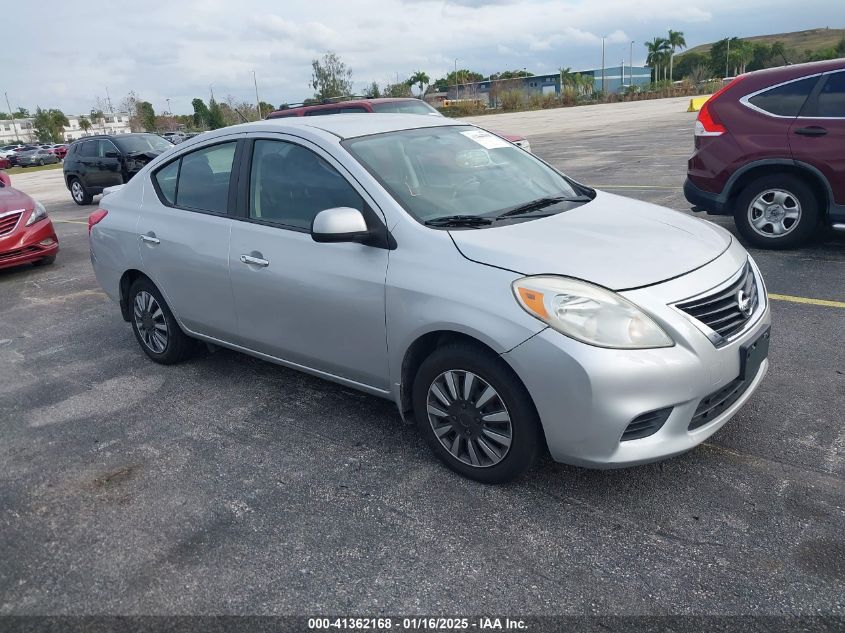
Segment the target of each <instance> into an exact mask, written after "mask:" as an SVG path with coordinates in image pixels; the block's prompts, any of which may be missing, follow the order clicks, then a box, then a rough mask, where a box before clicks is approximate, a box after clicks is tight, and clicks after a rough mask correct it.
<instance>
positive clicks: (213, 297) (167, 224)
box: [137, 134, 243, 340]
mask: <svg viewBox="0 0 845 633" xmlns="http://www.w3.org/2000/svg"><path fill="white" fill-rule="evenodd" d="M242 136H243V134H235V135H229V136H224V137H218V138H215V139H213V140H210V141H209V142H208V143H207V144H205V145H203V146H201V147H198V148H192V149H191V151H190V152H187V153H184V154H180V155H179V156H178V157H176V158H174V159H173V160H170V161H169V162H167V163H165V164H164V165H162V166H161V167H159V168H157V169H156V170H155V171H154V172H153V173H152V174H151V179H150V182H151V183H152V186H149V184H147V185H145V189H144V199H143V213H141V216H140V218H139V220H138V236H137V239H138V240H139V241H140V248H141V261H142V266H143V272H144V273H146V274H147V275H148V276H149V277H150V278H151V279H152V280H153V282H154V283H155V284H156V286H157V287H158V288H159V290H161V292H162V293H163V294H164V297H165V300H166V301H167V303H168V304H169V305H170V307H171V308H172V309H173V312H174V314H175V315H176V317H177V318H178V319H179V320H180V322H181V323H182V324H183V325H184V326H185V327H187V328H188V329H190V330H191V331H193V332H197V333H200V334H205V335H206V336H211V337H213V338H218V339H223V340H230V339H231V338H232V336H234V335H235V332H236V327H237V322H236V319H235V312H234V305H233V303H232V289H231V285H230V281H229V232H230V230H231V226H232V220H231V218H230V217H229V212H230V211H231V210H233V209H234V206H235V187H234V185H232V184H231V181H232V178H233V174H235V173H236V171H237V170H235V169H233V165H234V164H235V159H236V154H237V153H238V144H237V141H238V139H239V138H241V137H242Z"/></svg>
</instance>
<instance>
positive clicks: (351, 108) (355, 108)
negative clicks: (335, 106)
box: [341, 106, 368, 114]
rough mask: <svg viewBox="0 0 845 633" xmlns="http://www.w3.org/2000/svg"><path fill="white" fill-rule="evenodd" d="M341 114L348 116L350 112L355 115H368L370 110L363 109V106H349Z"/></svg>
mask: <svg viewBox="0 0 845 633" xmlns="http://www.w3.org/2000/svg"><path fill="white" fill-rule="evenodd" d="M341 112H342V113H343V114H348V113H350V112H351V113H353V114H354V113H356V112H363V113H365V114H366V113H367V112H368V110H367V109H366V108H363V107H361V106H348V107H345V108H343V109H342V110H341Z"/></svg>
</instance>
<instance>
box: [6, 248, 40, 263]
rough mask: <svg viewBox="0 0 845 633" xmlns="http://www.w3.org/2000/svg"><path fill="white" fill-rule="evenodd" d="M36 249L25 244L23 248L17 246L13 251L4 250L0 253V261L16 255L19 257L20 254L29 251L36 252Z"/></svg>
mask: <svg viewBox="0 0 845 633" xmlns="http://www.w3.org/2000/svg"><path fill="white" fill-rule="evenodd" d="M37 252H38V249H37V248H36V247H34V246H27V247H25V248H18V249H15V250H13V251H6V252H5V253H0V262H2V261H6V260H9V259H15V258H16V257H20V256H21V255H27V254H29V253H37Z"/></svg>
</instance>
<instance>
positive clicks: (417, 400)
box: [89, 114, 770, 482]
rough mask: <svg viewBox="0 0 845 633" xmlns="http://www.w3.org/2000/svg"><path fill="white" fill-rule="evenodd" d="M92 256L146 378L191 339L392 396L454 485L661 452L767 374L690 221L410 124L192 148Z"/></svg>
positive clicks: (146, 186)
mask: <svg viewBox="0 0 845 633" xmlns="http://www.w3.org/2000/svg"><path fill="white" fill-rule="evenodd" d="M100 207H101V208H99V209H98V210H97V211H95V212H94V213H92V214H91V217H90V218H89V231H90V244H91V260H92V263H93V266H94V270H95V271H96V274H97V278H98V279H99V281H100V283H101V284H102V286H103V288H104V289H105V290H106V292H107V293H108V294H109V295H110V296H111V297H112V298H113V299H114V300H116V301H118V302H119V303H120V307H121V311H122V313H123V317H124V319H125V320H127V321H128V322H129V323H130V324H131V326H132V329H133V331H134V333H135V337H136V338H137V340H138V342H139V343H140V345H141V348H142V349H143V350H144V352H145V353H146V354H147V356H149V357H150V358H151V359H152V360H154V361H156V362H159V363H163V364H170V363H175V362H178V361H181V360H183V359H185V358H186V357H188V356H189V355H190V353H191V352H192V351H193V350H194V349H195V348H196V346H197V342H198V341H205V342H207V343H212V344H215V345H221V346H225V347H229V348H231V349H235V350H239V351H243V352H246V353H248V354H252V355H254V356H258V357H260V358H264V359H267V360H270V361H273V362H276V363H280V364H283V365H287V366H289V367H293V368H296V369H301V370H304V371H307V372H309V373H312V374H315V375H318V376H322V377H324V378H328V379H330V380H334V381H336V382H339V383H342V384H344V385H347V386H350V387H354V388H357V389H360V390H362V391H366V392H368V393H371V394H375V395H378V396H381V397H384V398H389V399H391V400H393V401H394V402H395V403H396V404H397V406H398V407H399V410H400V412H401V413H402V416H403V417H404V418H405V419H411V418H413V420H414V421H415V422H416V424H417V425H418V427H419V429H420V431H421V432H422V433H423V434H424V435H425V436H426V438H427V439H428V441H429V443H430V445H431V447H432V449H433V450H434V452H435V453H436V454H437V455H438V456H439V457H440V458H441V459H442V460H443V461H444V462H445V463H446V464H447V465H448V466H449V467H451V468H453V469H454V470H456V471H458V472H460V473H462V474H463V475H465V476H467V477H471V478H473V479H477V480H479V481H484V482H503V481H507V480H509V479H512V478H514V477H516V476H517V475H519V474H520V473H522V472H523V471H525V470H526V469H527V468H529V467H530V466H531V465H532V463H533V462H534V461H535V459H536V458H537V457H538V455H540V453H541V452H542V451H543V450H545V449H546V447H547V448H548V450H549V451H550V452H551V455H552V457H553V458H554V459H556V460H558V461H561V462H566V463H570V464H578V465H584V466H592V467H605V468H606V467H617V466H629V465H633V464H640V463H644V462H649V461H653V460H657V459H662V458H665V457H669V456H671V455H676V454H678V453H682V452H684V451H687V450H689V449H690V448H692V447H694V446H696V445H697V444H699V443H701V442H702V441H704V440H705V439H706V438H708V437H709V436H711V435H712V434H713V433H715V432H716V431H717V430H718V429H719V428H720V427H721V426H722V425H724V424H725V423H726V422H727V421H728V420H729V419H730V418H731V416H733V415H734V414H735V413H736V411H737V410H738V409H739V408H740V407H741V406H742V405H743V404H744V403H745V402H746V400H748V398H749V397H750V396H751V394H752V393H753V392H754V391H755V389H756V388H757V387H758V385H759V384H760V381H761V380H762V379H763V376H764V375H765V373H766V371H767V369H768V361H767V353H768V348H769V325H770V316H769V307H768V303H767V299H766V292H765V287H764V285H763V280H762V278H761V276H760V271H759V270H758V268H757V266H756V264H755V263H754V261H753V260H752V259H751V258H750V257H749V255H748V253H747V252H746V251H745V249H743V248H742V246H741V245H740V244H739V243H737V242H736V241H735V240H733V239H732V238H731V235H730V234H729V233H728V232H727V231H725V230H723V229H721V228H719V227H718V226H715V225H713V224H711V223H708V222H706V221H703V220H699V219H696V218H692V217H689V216H686V215H683V214H681V213H677V212H674V211H670V210H667V209H663V208H660V207H657V206H654V205H651V204H646V203H643V202H638V201H634V200H629V199H626V198H622V197H618V196H614V195H611V194H607V193H604V192H602V191H595V190H593V189H590V188H588V187H585V186H584V185H581V184H579V183H577V182H575V181H573V180H571V179H570V178H567V177H566V176H564V175H563V174H561V173H559V172H558V171H556V170H555V169H553V168H551V167H550V166H548V165H547V164H545V163H544V162H543V161H541V160H539V159H538V158H536V157H535V156H533V155H531V154H530V153H528V152H526V151H523V150H522V149H519V148H517V147H515V146H514V145H512V144H510V143H509V142H507V141H505V140H503V139H501V138H500V137H498V136H495V135H492V134H490V133H488V132H485V131H483V130H481V129H478V128H476V127H473V126H470V125H466V124H463V123H459V122H456V121H452V120H449V119H444V118H440V117H429V116H419V115H406V114H383V115H373V116H365V117H362V116H357V115H352V114H350V115H346V114H339V115H336V116H331V117H313V118H304V117H303V118H292V119H276V120H266V121H260V122H256V123H249V124H244V125H239V126H235V127H230V128H225V129H221V130H217V131H214V132H210V133H206V134H203V135H202V136H200V137H197V138H195V139H192V140H189V141H186V142H184V143H181V144H180V145H178V146H177V147H176V148H174V149H173V150H172V151H170V152H168V153H166V154H163V155H161V156H159V157H157V158H155V159H153V160H152V161H151V162H150V163H149V164H148V165H146V166H145V167H143V169H141V171H140V172H139V173H138V175H137V176H135V177H134V178H133V179H132V180H131V181H130V182H128V183H127V184H125V185H123V186H121V187H118V188H115V189H114V190H111V191H108V192H107V195H106V196H105V197H104V198H103V200H102V202H101V203H100Z"/></svg>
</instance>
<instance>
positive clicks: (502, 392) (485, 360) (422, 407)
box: [413, 344, 543, 483]
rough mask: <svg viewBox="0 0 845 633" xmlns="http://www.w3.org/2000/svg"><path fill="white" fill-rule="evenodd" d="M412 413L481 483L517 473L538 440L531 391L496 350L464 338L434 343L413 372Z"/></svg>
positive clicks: (436, 446)
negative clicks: (468, 342) (435, 346)
mask: <svg viewBox="0 0 845 633" xmlns="http://www.w3.org/2000/svg"><path fill="white" fill-rule="evenodd" d="M413 407H414V417H415V420H416V423H417V426H418V428H419V430H420V432H421V433H422V434H423V435H424V436H425V438H426V440H427V441H428V443H429V445H430V446H431V449H432V450H433V451H434V453H435V454H436V455H437V456H438V457H439V458H440V459H441V460H443V462H444V463H445V464H446V465H447V466H448V467H449V468H451V469H452V470H454V471H456V472H458V473H460V474H462V475H464V476H465V477H469V478H470V479H475V480H476V481H480V482H483V483H504V482H507V481H511V480H513V479H516V478H517V477H519V476H520V475H522V474H523V473H524V472H525V471H526V470H528V469H529V468H530V467H531V466H532V465H533V464H534V463H535V462H536V461H537V458H538V456H539V454H540V449H541V447H542V445H543V441H542V433H541V430H540V422H539V419H538V416H537V412H536V410H535V408H534V404H533V402H532V401H531V397H530V396H529V394H528V392H527V391H526V389H525V387H524V386H523V384H522V382H521V381H520V380H519V378H517V376H516V374H515V373H514V372H513V370H512V369H511V368H510V367H509V366H508V365H507V363H505V362H504V361H503V360H502V359H501V358H499V357H498V356H497V355H496V354H494V353H492V352H489V351H486V350H483V349H480V348H477V347H474V346H471V345H466V344H454V345H447V346H444V347H441V348H438V349H436V350H435V351H434V352H433V353H432V354H431V356H429V357H428V358H427V359H426V360H425V361H423V363H422V365H421V366H420V368H419V371H418V372H417V376H416V378H415V380H414V387H413Z"/></svg>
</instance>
